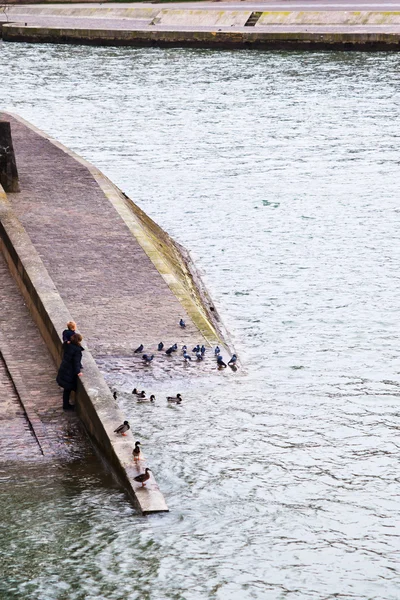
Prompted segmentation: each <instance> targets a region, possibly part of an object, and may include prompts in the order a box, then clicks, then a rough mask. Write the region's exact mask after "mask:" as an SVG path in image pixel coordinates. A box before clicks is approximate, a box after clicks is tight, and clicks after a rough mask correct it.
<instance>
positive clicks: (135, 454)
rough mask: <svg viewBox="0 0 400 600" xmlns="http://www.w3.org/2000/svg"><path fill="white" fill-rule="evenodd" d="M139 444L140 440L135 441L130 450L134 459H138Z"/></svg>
mask: <svg viewBox="0 0 400 600" xmlns="http://www.w3.org/2000/svg"><path fill="white" fill-rule="evenodd" d="M139 446H140V442H135V447H134V449H133V452H132V454H133V458H134V460H139V456H140V448H139Z"/></svg>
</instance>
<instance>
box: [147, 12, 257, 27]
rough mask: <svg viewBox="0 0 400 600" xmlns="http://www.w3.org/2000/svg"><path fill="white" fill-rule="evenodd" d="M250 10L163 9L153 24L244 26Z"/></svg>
mask: <svg viewBox="0 0 400 600" xmlns="http://www.w3.org/2000/svg"><path fill="white" fill-rule="evenodd" d="M250 15H251V11H250V10H218V11H217V10H201V9H199V10H190V9H185V8H184V9H181V10H171V9H165V10H161V11H160V12H159V13H158V14H157V16H156V17H154V19H153V20H152V22H151V24H152V25H164V26H176V25H177V26H185V27H192V28H195V27H196V26H198V25H199V26H202V27H234V26H238V27H243V26H244V24H245V23H246V21H247V19H248V18H249V17H250Z"/></svg>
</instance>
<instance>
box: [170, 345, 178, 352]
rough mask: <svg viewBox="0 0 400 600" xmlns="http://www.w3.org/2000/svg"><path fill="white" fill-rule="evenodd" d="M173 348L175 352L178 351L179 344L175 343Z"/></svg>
mask: <svg viewBox="0 0 400 600" xmlns="http://www.w3.org/2000/svg"><path fill="white" fill-rule="evenodd" d="M171 348H172V350H173V351H174V352H176V351H177V350H178V344H174V345H173V346H171Z"/></svg>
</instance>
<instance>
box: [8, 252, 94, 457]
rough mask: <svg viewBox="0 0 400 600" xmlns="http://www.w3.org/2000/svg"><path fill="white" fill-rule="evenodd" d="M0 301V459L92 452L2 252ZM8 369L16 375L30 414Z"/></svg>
mask: <svg viewBox="0 0 400 600" xmlns="http://www.w3.org/2000/svg"><path fill="white" fill-rule="evenodd" d="M0 306H1V312H0V341H1V344H0V350H3V352H4V356H3V354H2V352H0V462H3V461H7V462H8V461H10V460H26V461H37V460H42V459H48V458H49V459H53V458H60V459H65V460H73V459H75V458H78V457H80V456H82V455H84V454H86V453H87V452H89V453H91V454H92V450H91V447H90V445H89V442H88V440H87V438H86V435H85V434H84V433H83V431H82V429H81V424H80V421H79V420H78V418H77V417H76V416H75V414H72V413H68V414H66V413H64V412H63V410H62V399H61V397H62V396H61V391H60V389H59V387H58V385H57V384H56V381H55V377H56V369H55V366H54V363H53V360H52V358H51V356H50V354H49V352H48V350H47V347H46V345H45V343H44V341H43V340H42V338H41V336H40V334H39V331H38V330H37V328H36V326H35V324H34V323H33V321H32V319H31V316H30V313H29V312H28V309H27V307H26V306H25V303H24V300H23V298H22V296H21V294H20V292H19V290H18V288H17V285H16V283H15V282H14V280H13V278H12V276H11V274H10V272H9V270H8V267H7V265H6V263H5V261H4V258H3V255H2V254H0ZM4 357H5V359H6V360H4ZM9 371H10V372H11V375H12V376H13V377H16V378H18V384H20V386H21V389H20V391H21V390H23V395H24V397H23V398H22V401H23V403H25V405H26V406H27V407H28V415H27V413H26V411H25V410H24V406H23V404H22V403H21V398H20V397H19V395H18V394H17V391H16V389H15V386H14V383H13V381H12V379H11V377H10V374H9Z"/></svg>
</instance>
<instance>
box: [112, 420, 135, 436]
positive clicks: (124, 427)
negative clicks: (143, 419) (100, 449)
mask: <svg viewBox="0 0 400 600" xmlns="http://www.w3.org/2000/svg"><path fill="white" fill-rule="evenodd" d="M130 428H131V426H130V425H129V423H128V421H124V422H123V423H122V425H120V426H119V427H117V429H114V433H119V434H121V435H126V432H127V431H128V429H130Z"/></svg>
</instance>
